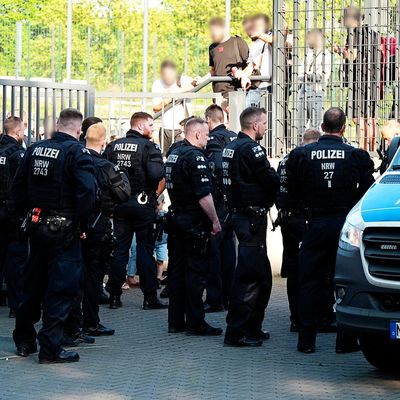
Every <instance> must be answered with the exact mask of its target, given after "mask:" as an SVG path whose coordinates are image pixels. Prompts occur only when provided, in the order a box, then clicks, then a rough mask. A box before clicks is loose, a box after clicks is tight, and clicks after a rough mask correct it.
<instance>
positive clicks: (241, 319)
mask: <svg viewBox="0 0 400 400" xmlns="http://www.w3.org/2000/svg"><path fill="white" fill-rule="evenodd" d="M240 124H241V128H242V131H241V132H239V134H238V138H237V139H236V140H234V141H233V142H232V143H230V144H228V145H227V146H226V147H225V149H224V151H223V154H222V156H223V158H222V166H223V184H224V194H225V196H226V199H227V206H228V209H229V211H230V213H231V214H230V223H231V224H232V226H233V229H234V231H235V233H236V236H237V238H238V241H239V247H238V261H237V266H236V271H235V276H234V281H233V286H232V292H231V297H230V302H229V310H228V315H227V317H226V321H227V329H226V334H225V344H226V345H230V346H261V345H262V342H263V340H266V339H268V338H269V334H268V332H264V331H262V323H263V320H264V312H265V308H266V307H267V305H268V301H269V297H270V294H271V286H272V273H271V265H270V263H269V260H268V256H267V249H266V231H267V213H268V209H269V208H270V207H271V206H272V205H273V203H274V201H275V197H276V192H277V189H278V175H277V173H276V172H275V170H274V169H273V168H271V167H270V164H269V162H268V160H267V156H266V150H265V149H264V148H263V147H262V146H261V145H259V144H258V143H257V141H258V140H261V139H262V138H263V137H264V135H265V131H266V129H267V115H266V110H265V109H262V108H253V107H250V108H247V109H245V110H244V111H243V112H242V114H241V115H240Z"/></svg>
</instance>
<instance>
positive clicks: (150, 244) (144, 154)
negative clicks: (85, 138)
mask: <svg viewBox="0 0 400 400" xmlns="http://www.w3.org/2000/svg"><path fill="white" fill-rule="evenodd" d="M130 124H131V129H130V130H129V131H128V132H127V134H126V137H125V138H121V139H117V140H115V141H114V142H112V143H110V144H109V145H108V146H107V148H106V150H105V151H104V156H105V158H107V159H108V160H109V161H111V162H112V163H113V164H115V165H118V166H119V167H120V168H121V170H122V171H124V172H126V174H127V175H128V177H129V182H130V185H131V197H130V199H129V200H128V201H127V202H125V203H123V204H121V205H119V206H117V207H116V209H115V213H114V234H115V236H116V239H117V243H116V247H115V250H114V252H113V255H112V257H111V263H110V272H109V279H108V282H107V286H106V289H107V290H108V292H109V293H110V308H113V309H116V308H120V307H121V306H122V303H121V294H122V289H121V287H122V285H123V284H124V282H125V280H126V267H127V264H128V260H129V249H130V247H131V244H132V238H133V234H134V233H136V252H137V268H138V272H139V278H140V288H141V289H142V292H143V294H144V301H143V309H144V310H151V309H160V308H165V307H167V306H166V305H164V304H162V303H161V302H160V301H159V299H158V297H157V289H158V281H157V265H156V261H155V259H154V256H153V253H154V244H155V239H156V238H155V229H154V225H155V220H156V206H157V197H158V196H159V195H160V194H161V193H162V192H163V191H164V187H165V180H164V164H163V160H162V156H161V151H160V148H159V146H158V145H156V144H155V143H154V142H152V140H151V139H152V137H153V129H154V120H153V117H152V116H151V115H149V114H147V113H144V112H136V113H134V114H133V115H132V117H131V121H130Z"/></svg>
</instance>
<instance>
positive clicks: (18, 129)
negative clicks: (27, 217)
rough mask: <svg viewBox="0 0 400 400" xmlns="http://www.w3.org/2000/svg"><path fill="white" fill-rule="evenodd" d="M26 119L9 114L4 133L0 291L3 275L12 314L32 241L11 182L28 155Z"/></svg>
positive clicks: (0, 164) (0, 146)
mask: <svg viewBox="0 0 400 400" xmlns="http://www.w3.org/2000/svg"><path fill="white" fill-rule="evenodd" d="M24 129H25V127H24V122H23V121H22V119H20V118H18V117H9V118H7V119H6V120H5V122H4V134H3V135H1V136H0V243H1V246H0V291H1V289H2V283H3V279H4V278H6V281H7V292H8V306H9V307H10V313H9V316H10V318H13V317H15V310H16V309H17V306H18V303H19V301H20V300H21V298H20V297H21V293H20V287H19V286H20V281H21V277H22V270H23V267H24V265H25V261H26V258H27V256H28V242H27V241H26V239H24V238H22V236H21V232H20V229H19V228H20V226H21V221H19V219H18V217H17V215H16V213H15V209H14V207H13V204H12V199H11V184H12V180H13V179H14V176H15V173H16V172H17V168H18V165H19V163H20V162H21V159H22V157H23V155H24V152H25V150H24V147H23V146H22V143H23V141H24Z"/></svg>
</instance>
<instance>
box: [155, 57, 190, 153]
mask: <svg viewBox="0 0 400 400" xmlns="http://www.w3.org/2000/svg"><path fill="white" fill-rule="evenodd" d="M194 86H195V82H194V80H193V79H192V78H190V77H189V76H185V75H179V74H178V70H177V67H176V64H175V63H174V62H173V61H170V60H165V61H163V62H162V63H161V68H160V79H159V80H157V81H155V82H154V83H153V86H152V89H151V91H152V93H155V94H159V95H160V97H154V98H153V111H154V112H159V111H162V110H163V109H164V108H165V107H167V106H173V107H172V108H171V109H169V110H165V111H164V112H163V114H162V118H161V128H160V146H161V148H162V152H163V154H164V155H165V154H166V153H167V151H168V150H169V148H170V147H171V144H172V143H174V142H177V141H179V140H182V139H183V134H182V129H181V126H180V124H179V123H180V122H181V121H182V120H183V119H184V118H186V117H188V116H189V115H190V101H188V100H180V99H177V100H175V101H174V99H172V98H171V97H170V96H169V95H168V93H184V92H188V91H190V90H191V89H193V88H194ZM161 95H165V97H161Z"/></svg>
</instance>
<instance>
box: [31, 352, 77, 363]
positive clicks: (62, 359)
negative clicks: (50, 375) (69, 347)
mask: <svg viewBox="0 0 400 400" xmlns="http://www.w3.org/2000/svg"><path fill="white" fill-rule="evenodd" d="M77 361H79V354H78V353H76V352H75V351H66V350H64V349H61V350H60V352H59V353H58V355H57V356H55V357H53V358H47V357H41V356H40V354H39V364H60V363H70V362H77Z"/></svg>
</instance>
